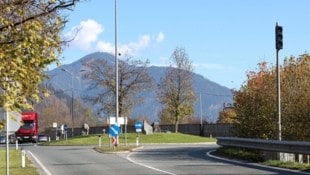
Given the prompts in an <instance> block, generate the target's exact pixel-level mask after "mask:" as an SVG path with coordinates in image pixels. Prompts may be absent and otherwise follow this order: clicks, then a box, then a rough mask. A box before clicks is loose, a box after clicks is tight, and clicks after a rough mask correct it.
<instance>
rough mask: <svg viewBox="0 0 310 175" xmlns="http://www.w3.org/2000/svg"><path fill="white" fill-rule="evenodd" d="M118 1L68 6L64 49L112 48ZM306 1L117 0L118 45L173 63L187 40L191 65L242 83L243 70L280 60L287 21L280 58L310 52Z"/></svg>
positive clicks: (71, 55) (77, 54)
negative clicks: (279, 35) (279, 38)
mask: <svg viewBox="0 0 310 175" xmlns="http://www.w3.org/2000/svg"><path fill="white" fill-rule="evenodd" d="M114 5H115V0H86V1H83V2H82V3H79V4H78V5H77V6H76V8H75V9H74V11H72V12H66V13H65V15H67V17H68V20H69V22H68V23H67V25H66V27H65V30H64V31H63V36H64V37H66V38H70V37H72V35H74V33H76V30H79V32H78V34H77V36H76V37H75V40H73V41H72V42H71V44H70V45H69V47H68V48H66V49H65V50H64V52H63V54H62V55H61V63H62V64H70V63H72V62H74V61H76V60H78V59H79V58H81V57H83V56H85V55H87V54H89V53H93V52H96V51H102V52H110V53H113V54H114V37H115V35H114V34H115V33H114V31H115V28H114V27H115V25H114V13H115V11H114ZM309 8H310V1H309V0H298V1H292V0H273V1H271V0H252V1H245V0H117V16H118V18H117V25H118V26H117V30H118V51H119V52H120V53H122V54H123V53H128V54H130V55H132V56H133V57H134V58H136V59H141V60H146V59H148V60H149V61H150V64H151V65H156V66H168V65H169V58H170V56H171V54H172V52H173V51H174V49H175V48H176V47H183V48H185V49H186V52H187V54H188V56H189V59H190V60H191V61H192V64H193V67H194V72H195V73H198V74H201V75H203V76H204V77H205V78H207V79H209V80H211V81H214V82H216V83H219V84H220V85H223V86H226V87H228V88H236V89H239V88H240V86H241V85H242V84H243V83H244V82H245V81H246V72H247V71H250V70H256V68H257V64H258V63H259V62H261V61H267V62H268V63H269V64H270V65H275V62H276V57H275V55H276V51H275V32H274V30H275V25H276V22H278V23H279V25H281V26H283V35H284V46H283V47H284V48H283V50H281V51H280V53H279V58H280V61H281V63H282V61H283V59H284V58H285V57H288V56H291V55H293V56H298V55H301V54H303V53H305V52H307V51H308V52H310V12H309Z"/></svg>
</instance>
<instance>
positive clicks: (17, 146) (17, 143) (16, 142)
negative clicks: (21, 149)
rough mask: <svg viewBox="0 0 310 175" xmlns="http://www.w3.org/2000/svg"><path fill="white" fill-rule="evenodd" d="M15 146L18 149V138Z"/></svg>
mask: <svg viewBox="0 0 310 175" xmlns="http://www.w3.org/2000/svg"><path fill="white" fill-rule="evenodd" d="M15 148H16V150H18V140H17V139H16V140H15Z"/></svg>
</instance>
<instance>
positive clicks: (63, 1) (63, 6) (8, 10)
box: [0, 0, 78, 110]
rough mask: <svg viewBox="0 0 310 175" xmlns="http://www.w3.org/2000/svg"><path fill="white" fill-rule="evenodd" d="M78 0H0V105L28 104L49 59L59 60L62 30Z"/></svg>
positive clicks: (10, 107) (12, 107) (35, 97)
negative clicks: (68, 11) (64, 14)
mask: <svg viewBox="0 0 310 175" xmlns="http://www.w3.org/2000/svg"><path fill="white" fill-rule="evenodd" d="M77 2H78V0H43V1H39V0H11V1H1V2H0V9H1V10H0V106H1V107H4V108H5V109H7V110H16V109H23V108H31V107H32V105H33V103H35V102H37V101H38V100H39V94H40V88H39V86H38V85H39V84H40V82H42V80H43V79H44V78H46V74H45V73H44V70H46V69H47V66H48V65H50V64H51V63H57V64H58V63H59V62H58V61H59V60H58V55H59V54H60V53H61V51H62V46H63V44H64V41H63V40H62V38H61V31H62V29H63V27H64V25H65V22H66V19H65V17H64V16H62V15H61V12H62V11H63V10H68V9H69V10H70V9H72V8H73V7H74V5H75V4H76V3H77Z"/></svg>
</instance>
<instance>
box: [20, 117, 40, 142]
mask: <svg viewBox="0 0 310 175" xmlns="http://www.w3.org/2000/svg"><path fill="white" fill-rule="evenodd" d="M22 123H23V124H22V126H20V128H19V129H18V130H17V131H16V139H18V141H19V142H34V143H36V142H37V141H38V130H39V125H38V113H36V112H33V111H27V112H22Z"/></svg>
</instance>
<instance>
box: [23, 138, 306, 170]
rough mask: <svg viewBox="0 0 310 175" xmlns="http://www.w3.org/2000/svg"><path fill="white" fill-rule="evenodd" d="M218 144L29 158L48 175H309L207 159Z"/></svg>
mask: <svg viewBox="0 0 310 175" xmlns="http://www.w3.org/2000/svg"><path fill="white" fill-rule="evenodd" d="M216 147H217V145H216V144H172V145H171V144H170V145H147V146H144V148H143V149H139V150H136V151H134V152H129V153H128V152H127V153H117V154H102V153H97V152H96V151H94V150H93V149H92V147H80V146H74V147H71V146H70V147H69V146H64V147H53V146H29V147H25V149H26V150H28V151H27V154H28V156H29V157H31V159H32V161H34V162H36V163H35V166H37V167H40V168H39V169H40V174H42V175H43V174H46V175H62V174H63V175H85V174H88V175H97V174H98V175H99V174H100V175H102V174H106V175H110V174H111V175H148V174H151V175H163V174H170V175H183V174H186V175H194V174H195V175H207V174H212V175H214V174H216V175H228V174H229V175H242V174H247V175H260V174H264V175H277V174H281V175H289V174H306V173H301V172H297V171H287V170H283V169H274V168H269V167H264V166H256V165H255V164H250V163H245V164H244V163H238V162H230V161H226V160H220V159H216V158H214V157H210V156H208V155H207V154H206V153H207V152H209V151H211V150H213V149H215V148H216Z"/></svg>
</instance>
